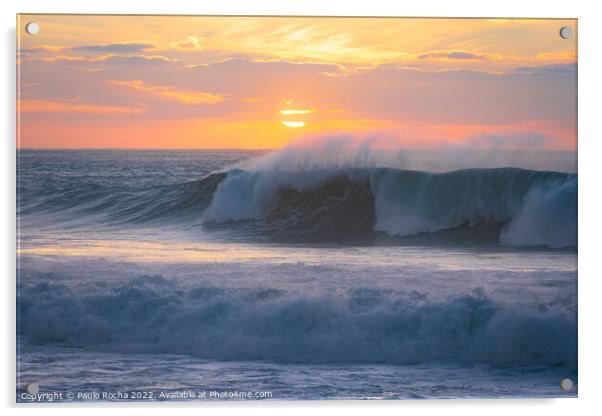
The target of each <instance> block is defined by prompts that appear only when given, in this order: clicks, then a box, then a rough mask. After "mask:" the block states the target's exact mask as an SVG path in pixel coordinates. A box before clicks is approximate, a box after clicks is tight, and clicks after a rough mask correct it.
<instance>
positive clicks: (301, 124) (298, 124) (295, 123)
mask: <svg viewBox="0 0 602 416" xmlns="http://www.w3.org/2000/svg"><path fill="white" fill-rule="evenodd" d="M282 124H284V125H285V126H286V127H290V128H293V129H297V128H299V127H304V126H305V122H304V121H287V120H284V121H282Z"/></svg>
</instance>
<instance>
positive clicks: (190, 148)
mask: <svg viewBox="0 0 602 416" xmlns="http://www.w3.org/2000/svg"><path fill="white" fill-rule="evenodd" d="M276 149H277V148H276V147H272V148H267V147H16V150H17V151H18V150H181V151H184V150H266V151H269V150H276Z"/></svg>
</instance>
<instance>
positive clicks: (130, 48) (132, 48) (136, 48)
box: [69, 42, 157, 54]
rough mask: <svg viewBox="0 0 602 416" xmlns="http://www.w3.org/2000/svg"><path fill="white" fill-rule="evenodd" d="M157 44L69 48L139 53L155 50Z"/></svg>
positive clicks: (121, 44) (77, 50)
mask: <svg viewBox="0 0 602 416" xmlns="http://www.w3.org/2000/svg"><path fill="white" fill-rule="evenodd" d="M156 49H157V46H156V45H153V44H151V43H134V42H131V43H130V42H125V43H110V44H106V45H84V46H74V47H71V48H69V50H70V51H73V52H100V53H108V54H110V53H132V54H134V53H141V52H145V51H149V50H156Z"/></svg>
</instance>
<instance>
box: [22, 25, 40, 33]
mask: <svg viewBox="0 0 602 416" xmlns="http://www.w3.org/2000/svg"><path fill="white" fill-rule="evenodd" d="M25 31H26V32H27V33H28V34H30V35H35V34H37V33H38V32H39V31H40V26H38V24H37V23H36V22H29V23H27V24H26V25H25Z"/></svg>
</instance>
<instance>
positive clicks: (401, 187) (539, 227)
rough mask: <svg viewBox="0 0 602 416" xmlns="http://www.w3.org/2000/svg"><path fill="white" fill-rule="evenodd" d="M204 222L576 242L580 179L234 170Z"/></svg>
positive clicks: (496, 173)
mask: <svg viewBox="0 0 602 416" xmlns="http://www.w3.org/2000/svg"><path fill="white" fill-rule="evenodd" d="M204 221H205V222H210V223H229V222H230V223H231V222H237V221H260V222H261V223H262V224H264V225H265V224H268V225H271V226H272V229H273V230H274V232H278V231H280V232H282V233H291V232H294V234H293V235H298V234H303V235H314V236H316V235H317V236H319V237H327V238H329V239H336V238H337V237H339V238H343V237H345V238H347V237H350V238H355V237H359V236H365V235H367V234H371V233H374V232H381V233H384V234H386V235H388V236H396V237H410V236H417V235H432V234H435V233H439V232H449V233H450V234H453V235H454V236H455V237H454V238H457V236H458V235H465V234H467V233H469V234H470V233H471V231H473V233H472V234H478V233H480V232H481V231H484V232H485V233H490V234H491V233H493V236H492V237H493V239H494V240H495V241H499V242H501V243H502V244H505V245H517V246H521V245H525V246H530V245H541V246H549V247H555V248H560V247H574V246H576V245H577V176H576V175H574V174H568V173H560V172H541V171H531V170H524V169H516V168H499V169H465V170H459V171H454V172H447V173H427V172H418V171H407V170H398V169H392V168H367V169H338V170H337V169H331V170H328V169H321V170H312V171H244V170H231V171H230V172H228V175H227V176H226V177H225V179H224V180H223V181H221V182H220V183H219V184H218V185H217V188H216V190H215V192H214V194H213V197H212V201H211V204H210V205H209V206H208V208H207V210H206V211H205V213H204ZM490 237H491V236H490Z"/></svg>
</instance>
